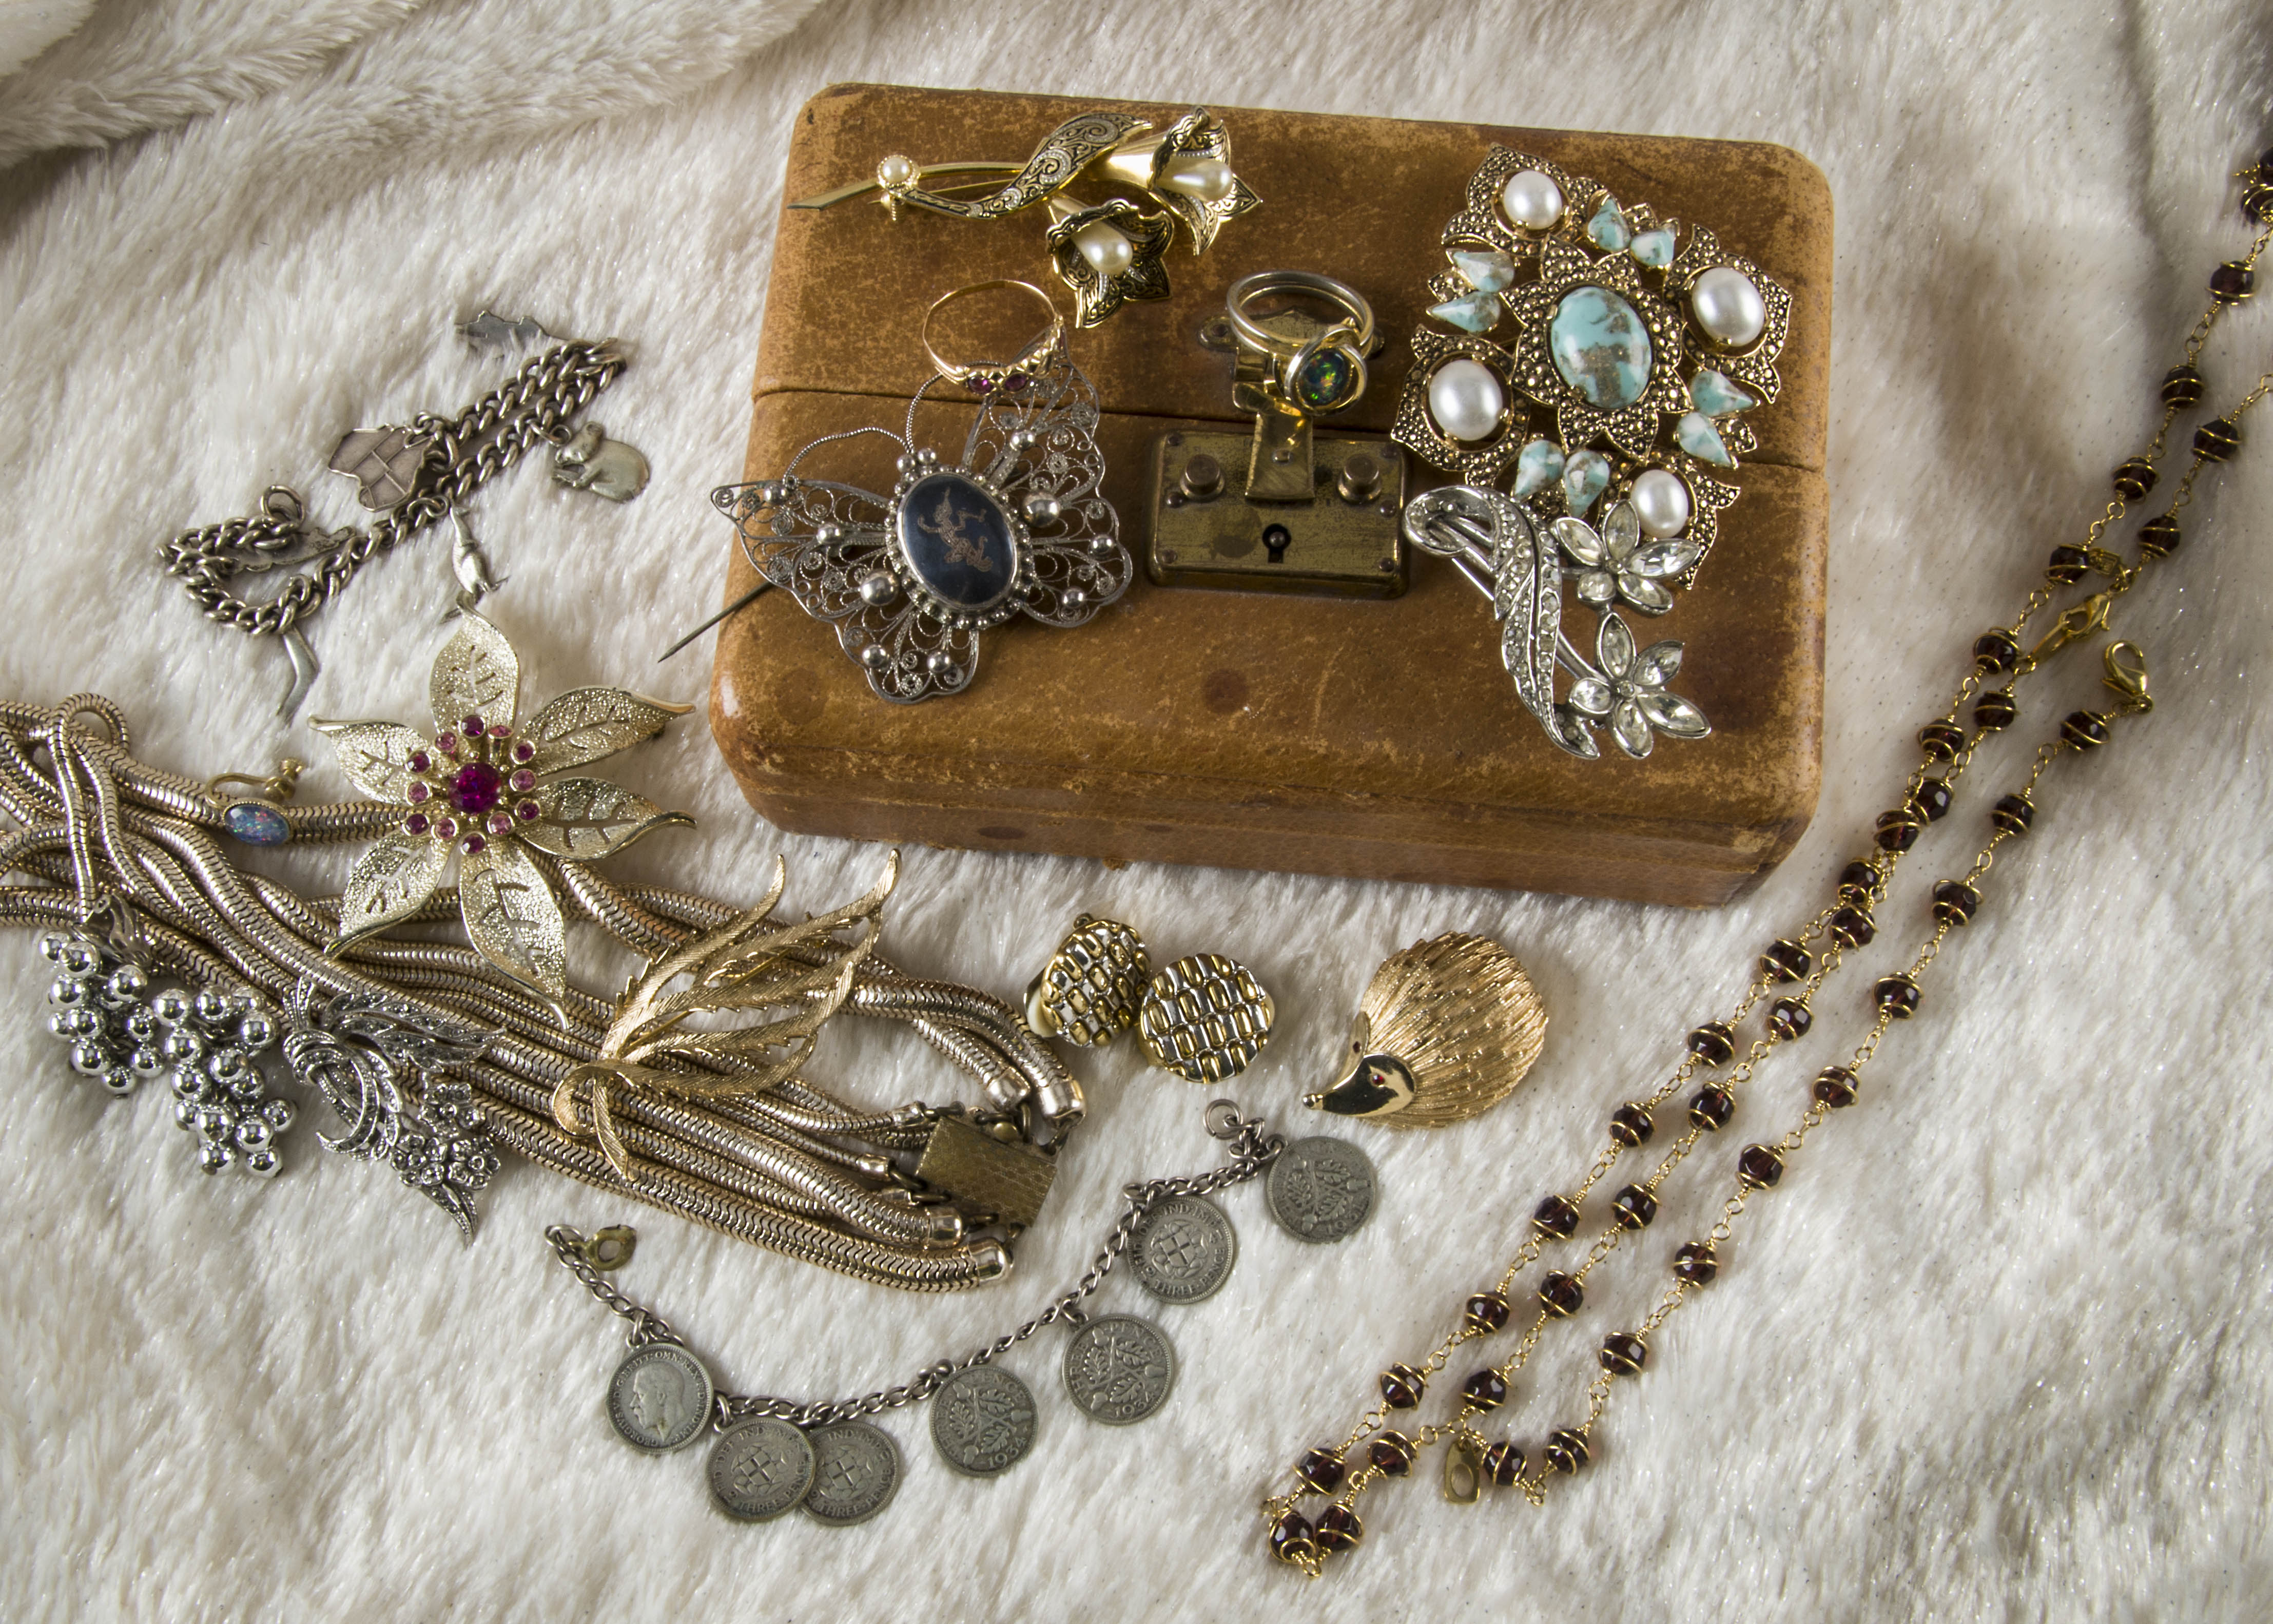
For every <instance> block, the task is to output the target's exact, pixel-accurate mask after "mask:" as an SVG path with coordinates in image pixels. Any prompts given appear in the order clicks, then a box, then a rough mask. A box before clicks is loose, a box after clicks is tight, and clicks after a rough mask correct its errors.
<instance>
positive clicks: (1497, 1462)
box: [1483, 1443, 1523, 1489]
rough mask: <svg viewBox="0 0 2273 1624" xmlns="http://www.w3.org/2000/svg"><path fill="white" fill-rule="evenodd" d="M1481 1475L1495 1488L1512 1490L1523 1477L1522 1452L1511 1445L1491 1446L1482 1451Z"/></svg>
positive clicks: (1499, 1444) (1498, 1444)
mask: <svg viewBox="0 0 2273 1624" xmlns="http://www.w3.org/2000/svg"><path fill="white" fill-rule="evenodd" d="M1483 1473H1484V1476H1485V1477H1489V1478H1490V1479H1491V1480H1492V1482H1493V1484H1494V1485H1497V1487H1500V1488H1503V1489H1512V1488H1513V1487H1514V1486H1515V1480H1516V1479H1517V1478H1518V1477H1522V1476H1523V1451H1522V1450H1520V1449H1519V1448H1517V1447H1515V1446H1514V1445H1513V1444H1511V1443H1497V1444H1493V1445H1491V1446H1490V1447H1488V1448H1486V1449H1485V1450H1484V1458H1483Z"/></svg>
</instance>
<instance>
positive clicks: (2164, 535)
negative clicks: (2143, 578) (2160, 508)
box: [2139, 513, 2183, 559]
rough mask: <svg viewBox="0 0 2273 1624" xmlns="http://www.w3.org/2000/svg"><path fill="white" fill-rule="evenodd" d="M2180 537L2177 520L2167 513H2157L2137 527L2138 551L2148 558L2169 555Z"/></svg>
mask: <svg viewBox="0 0 2273 1624" xmlns="http://www.w3.org/2000/svg"><path fill="white" fill-rule="evenodd" d="M2181 539H2183V538H2181V537H2180V536H2179V522H2178V521H2177V520H2176V519H2174V518H2172V517H2171V515H2169V514H2167V513H2163V514H2157V515H2155V516H2154V517H2153V518H2151V519H2149V520H2148V521H2147V522H2146V523H2144V524H2142V525H2141V526H2140V527H2139V551H2140V552H2142V553H2145V554H2146V555H2147V556H2148V557H2149V558H2157V559H2158V558H2168V557H2170V556H2171V554H2172V553H2176V552H2177V551H2178V550H2179V541H2180V540H2181Z"/></svg>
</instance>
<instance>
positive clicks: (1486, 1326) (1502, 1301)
mask: <svg viewBox="0 0 2273 1624" xmlns="http://www.w3.org/2000/svg"><path fill="white" fill-rule="evenodd" d="M1462 1312H1463V1317H1464V1318H1465V1319H1467V1326H1468V1329H1470V1330H1471V1331H1481V1332H1483V1333H1485V1334H1486V1335H1489V1333H1491V1332H1493V1331H1497V1330H1498V1329H1499V1328H1500V1327H1502V1326H1504V1325H1505V1324H1506V1323H1507V1299H1506V1298H1505V1297H1502V1296H1501V1295H1500V1294H1499V1293H1498V1292H1497V1291H1479V1292H1477V1293H1476V1294H1475V1296H1474V1297H1470V1298H1469V1299H1468V1302H1467V1308H1466V1309H1464V1310H1463V1311H1462Z"/></svg>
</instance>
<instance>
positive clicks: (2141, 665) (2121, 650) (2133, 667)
mask: <svg viewBox="0 0 2273 1624" xmlns="http://www.w3.org/2000/svg"><path fill="white" fill-rule="evenodd" d="M2105 658H2106V662H2107V674H2106V675H2105V676H2104V677H2103V678H2101V679H2100V680H2101V681H2102V682H2103V683H2104V685H2105V686H2106V687H2107V688H2109V689H2110V690H2111V691H2112V692H2113V694H2114V695H2115V696H2116V699H2117V701H2118V703H2119V708H2120V709H2121V710H2123V711H2126V712H2127V713H2128V714H2130V715H2132V716H2144V715H2146V714H2147V712H2148V711H2152V710H2153V709H2154V708H2155V696H2154V695H2152V694H2149V692H2148V691H2147V651H2146V650H2144V649H2142V648H2141V647H2140V646H2139V645H2138V644H2137V643H2133V642H2131V641H2130V640H2128V639H2127V638H2118V639H2117V640H2116V641H2115V642H2113V643H2109V644H2108V645H2107V653H2106V656H2105Z"/></svg>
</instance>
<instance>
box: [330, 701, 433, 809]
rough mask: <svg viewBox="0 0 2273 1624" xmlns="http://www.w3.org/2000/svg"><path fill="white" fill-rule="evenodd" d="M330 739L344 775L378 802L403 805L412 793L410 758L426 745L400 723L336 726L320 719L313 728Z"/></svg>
mask: <svg viewBox="0 0 2273 1624" xmlns="http://www.w3.org/2000/svg"><path fill="white" fill-rule="evenodd" d="M310 725H311V726H313V727H314V728H315V730H316V731H317V732H318V733H323V734H325V735H326V736H327V737H328V738H329V739H330V740H331V741H332V748H333V750H334V751H335V752H336V753H337V754H338V756H339V760H340V771H341V772H344V773H346V774H347V775H348V782H349V783H350V784H352V785H354V786H356V788H357V789H359V790H361V791H362V792H363V793H364V794H366V795H369V796H370V797H371V799H372V800H374V801H394V802H396V803H398V804H400V803H401V801H404V800H406V799H407V798H408V797H409V792H410V757H411V755H412V753H413V752H415V751H417V750H423V749H424V748H426V741H425V740H424V739H423V738H421V737H419V735H418V734H416V733H413V732H412V731H411V730H410V729H409V728H408V727H405V726H402V725H401V723H400V722H334V721H328V720H326V719H325V718H322V717H317V718H314V720H313V721H312V722H311V724H310Z"/></svg>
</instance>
